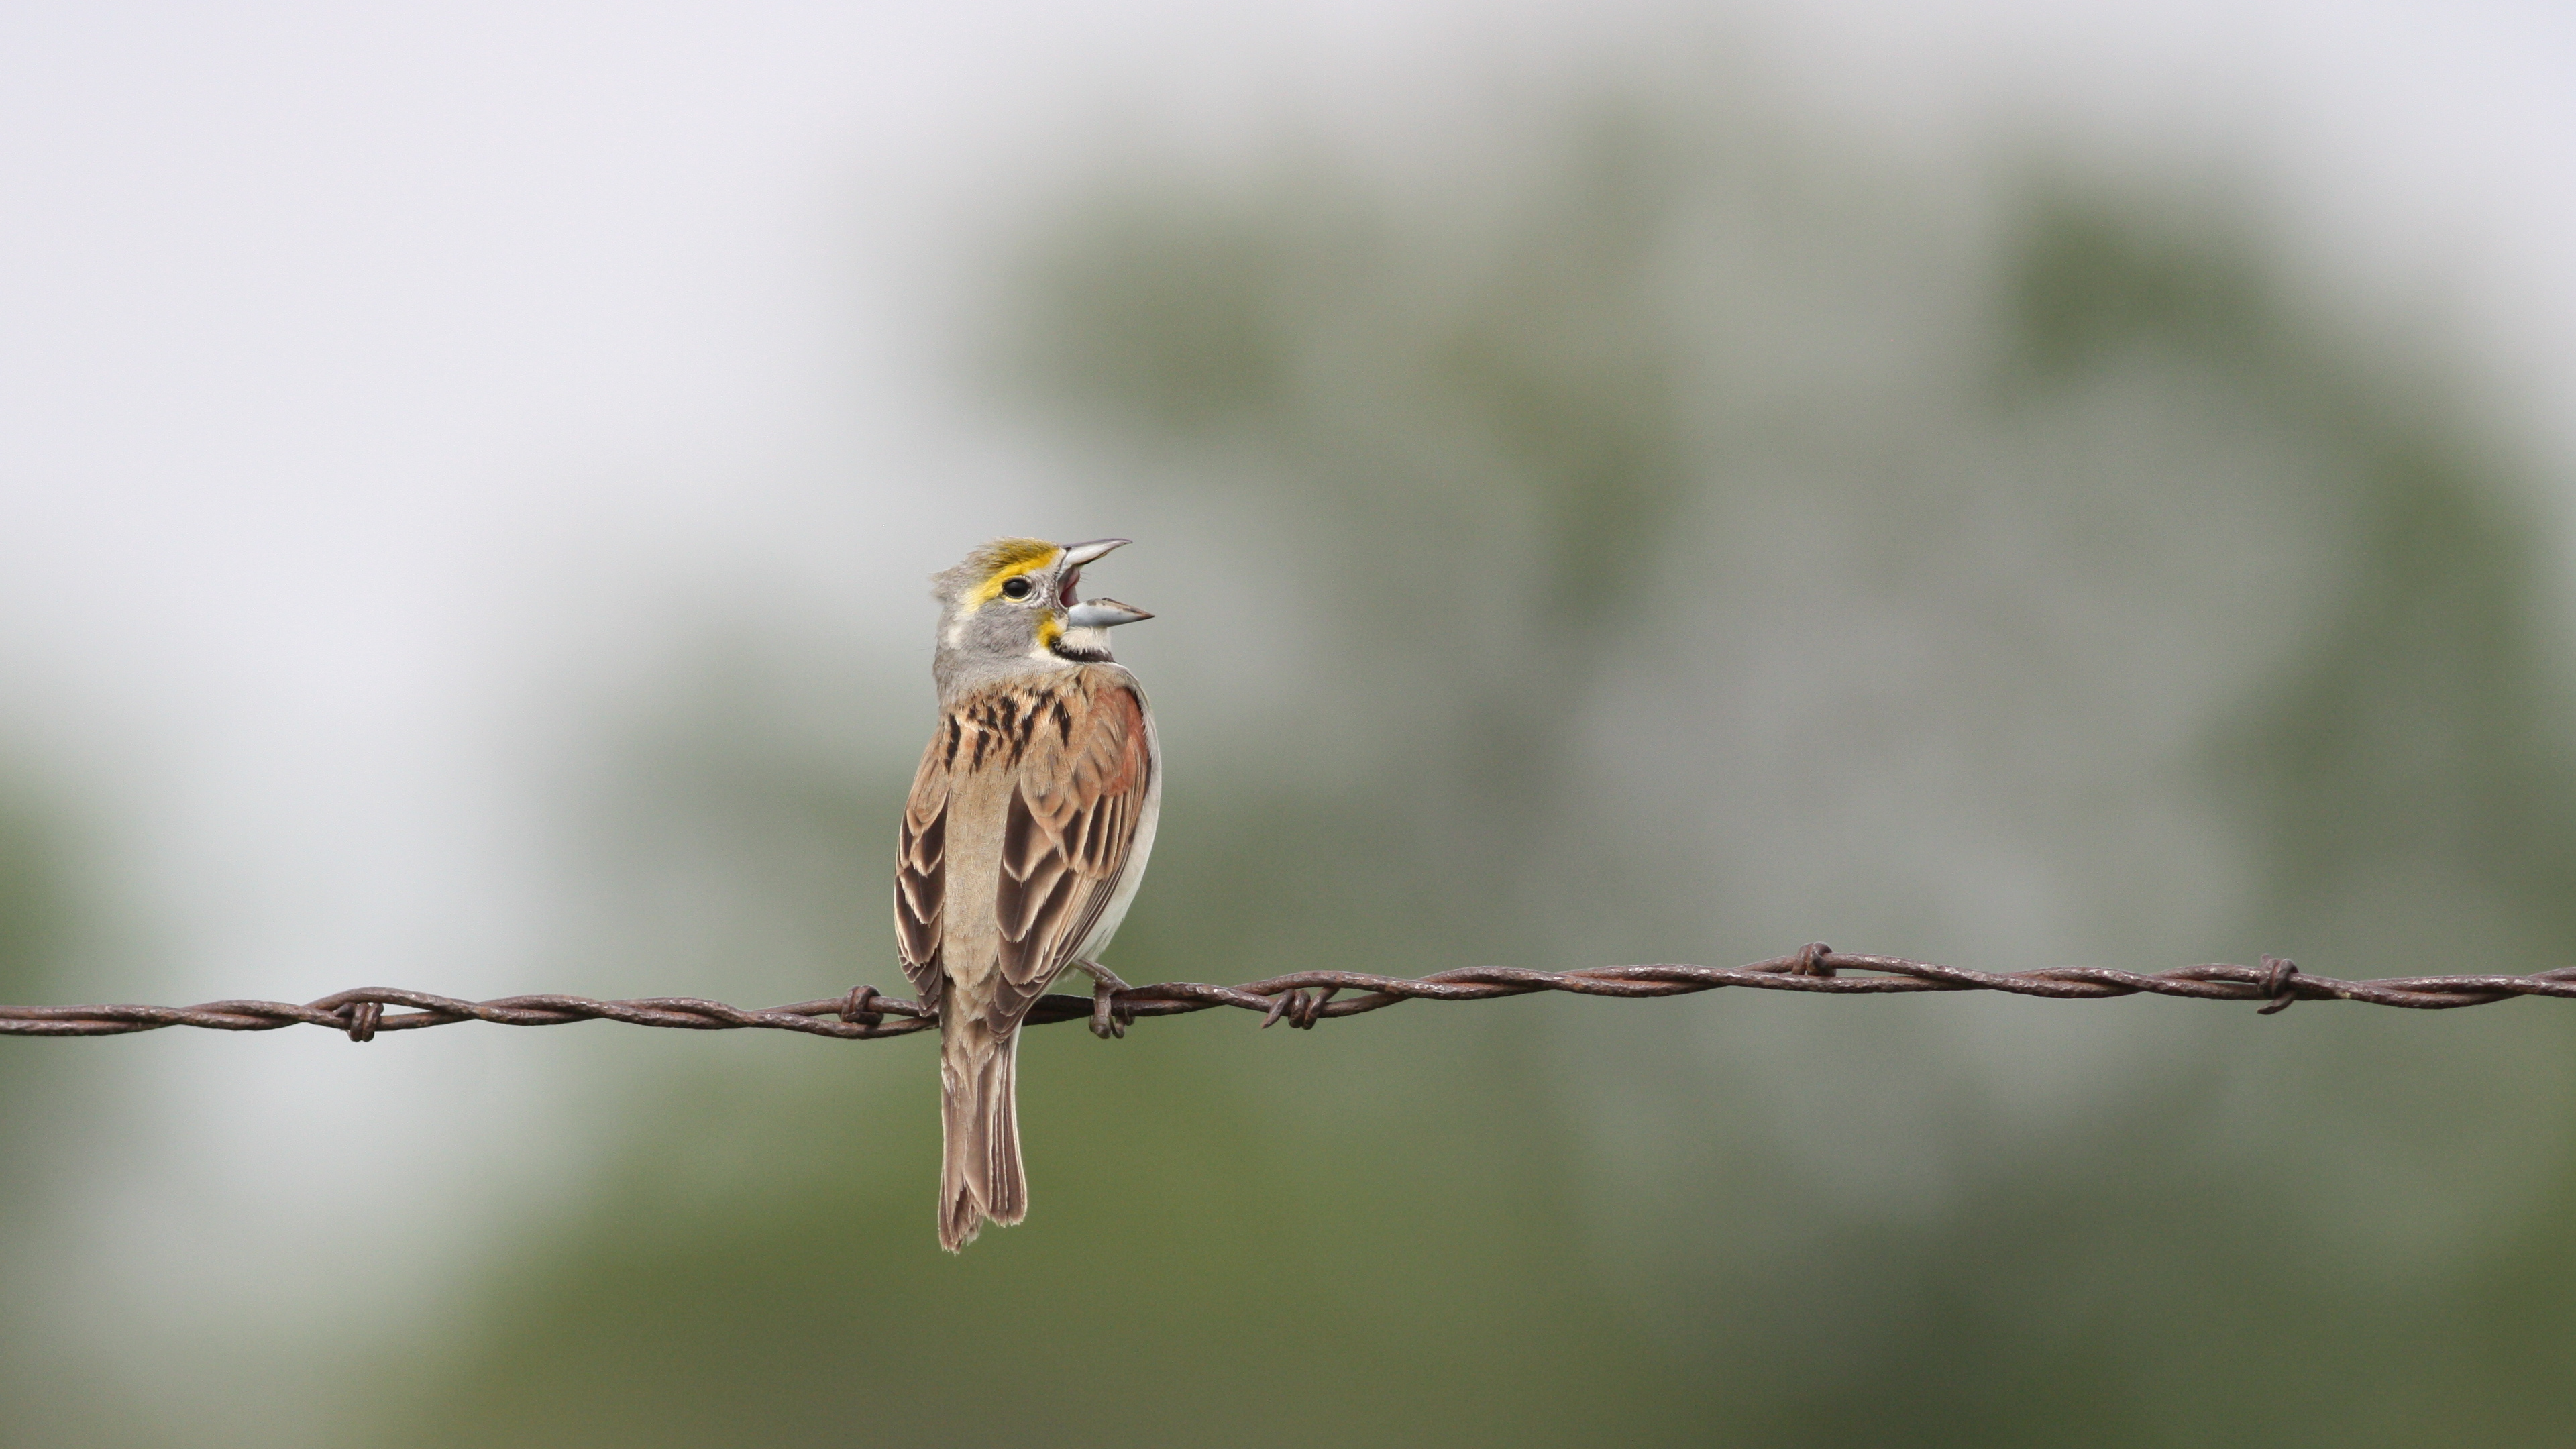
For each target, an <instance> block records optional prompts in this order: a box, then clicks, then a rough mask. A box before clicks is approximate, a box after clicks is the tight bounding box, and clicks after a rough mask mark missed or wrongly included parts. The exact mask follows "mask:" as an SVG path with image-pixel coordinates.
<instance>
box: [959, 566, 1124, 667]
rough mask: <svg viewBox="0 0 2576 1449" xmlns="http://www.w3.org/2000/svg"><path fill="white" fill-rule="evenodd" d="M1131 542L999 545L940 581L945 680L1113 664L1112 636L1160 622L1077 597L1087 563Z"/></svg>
mask: <svg viewBox="0 0 2576 1449" xmlns="http://www.w3.org/2000/svg"><path fill="white" fill-rule="evenodd" d="M1127 541H1128V540H1126V539H1123V538H1098V539H1093V540H1092V541H1091V542H1089V543H1071V544H1064V543H1048V542H1046V541H1045V540H1044V539H1036V538H997V539H995V540H993V541H992V542H991V543H988V544H985V545H984V546H983V547H982V548H979V549H977V550H975V551H974V552H973V553H971V554H968V555H967V556H966V561H965V562H963V563H961V564H959V565H957V566H956V567H955V568H952V569H948V570H946V571H944V572H942V573H940V574H938V575H937V576H935V577H934V578H933V579H932V580H931V584H932V590H931V597H933V598H935V599H937V600H938V601H939V662H938V671H939V674H940V677H941V679H942V680H946V679H948V678H950V677H951V676H953V675H955V674H957V673H959V672H960V671H964V670H969V669H973V668H976V667H977V666H988V665H1013V666H1019V665H1025V664H1029V663H1035V664H1038V665H1041V666H1049V665H1057V664H1088V663H1103V662H1106V661H1107V660H1108V659H1109V631H1110V630H1111V629H1113V628H1115V627H1117V626H1118V625H1120V624H1132V623H1134V622H1136V621H1137V620H1139V619H1150V618H1152V617H1154V616H1153V615H1151V614H1148V613H1146V612H1145V611H1144V610H1142V609H1134V608H1129V607H1128V606H1127V605H1125V604H1122V603H1119V602H1118V601H1117V600H1115V599H1091V600H1082V599H1077V598H1076V597H1075V591H1076V590H1077V589H1079V588H1080V587H1081V585H1082V566H1083V565H1084V564H1087V563H1090V562H1091V561H1092V560H1094V559H1096V558H1099V557H1100V556H1101V555H1102V554H1105V553H1107V552H1109V551H1110V550H1111V549H1114V548H1117V547H1119V546H1120V545H1122V544H1125V543H1126V542H1127Z"/></svg>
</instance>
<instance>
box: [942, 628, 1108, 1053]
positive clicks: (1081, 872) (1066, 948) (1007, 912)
mask: <svg viewBox="0 0 2576 1449" xmlns="http://www.w3.org/2000/svg"><path fill="white" fill-rule="evenodd" d="M1122 672H1123V671H1122ZM1106 673H1107V672H1106V671H1103V672H1099V673H1095V672H1094V671H1092V670H1085V671H1083V674H1084V675H1085V676H1087V677H1086V678H1084V679H1083V681H1082V683H1081V684H1078V685H1076V686H1074V687H1071V688H1066V689H1063V690H1059V691H1053V692H1052V693H1053V697H1052V698H1041V699H1039V700H1038V701H1037V702H1036V717H1035V719H1034V720H1033V721H1031V725H1032V727H1031V728H1030V730H1029V737H1028V747H1027V752H1026V753H1025V754H1024V755H1022V757H1021V761H1020V778H1019V786H1018V788H1017V789H1016V790H1015V791H1014V792H1013V793H1012V795H1011V803H1010V808H1009V811H1008V813H1007V814H1006V815H1005V817H1004V819H1003V825H1002V874H1001V880H1000V882H999V883H998V887H997V892H996V895H995V898H994V902H993V907H994V910H993V914H994V917H995V920H996V922H997V923H998V924H999V926H1000V928H1001V961H1000V965H1001V977H1002V979H1001V981H1000V982H998V983H996V986H997V992H996V995H997V999H998V1005H999V1009H1000V1011H1001V1013H1002V1014H1003V1016H1004V1019H1006V1020H1017V1019H1018V1018H1019V1016H1020V1014H1021V1013H1022V1012H1025V1011H1026V1010H1028V1007H1029V1003H1031V1002H1033V1001H1035V1000H1036V999H1037V996H1038V993H1040V992H1042V991H1044V990H1045V989H1046V985H1047V983H1048V982H1049V981H1051V980H1053V979H1054V977H1055V975H1056V973H1057V972H1059V971H1061V970H1063V969H1064V967H1065V964H1066V963H1067V962H1068V961H1069V960H1071V959H1072V956H1073V952H1074V949H1075V948H1076V947H1077V946H1079V945H1081V943H1082V938H1083V937H1084V936H1086V935H1088V934H1090V931H1091V928H1092V926H1093V924H1094V923H1096V922H1097V921H1098V920H1099V919H1100V913H1101V911H1102V910H1104V909H1106V908H1107V907H1108V904H1109V898H1110V897H1111V896H1113V895H1115V894H1116V893H1117V890H1118V877H1119V875H1120V873H1121V872H1122V871H1124V870H1125V868H1126V865H1127V855H1128V850H1129V847H1131V846H1132V845H1133V844H1134V843H1135V840H1136V827H1137V824H1138V822H1139V820H1140V818H1141V814H1142V812H1143V810H1144V807H1145V794H1146V788H1147V786H1149V785H1150V784H1151V783H1152V776H1153V758H1152V754H1151V750H1150V747H1149V746H1148V744H1147V742H1146V738H1145V728H1146V726H1145V703H1144V701H1143V700H1142V699H1139V698H1138V697H1137V695H1136V691H1135V689H1134V688H1133V687H1132V686H1130V685H1129V684H1127V683H1126V682H1125V681H1124V680H1123V679H1121V678H1118V677H1116V676H1115V675H1110V676H1109V677H1104V674H1106ZM915 793H916V795H917V794H918V791H917V790H916V792H915Z"/></svg>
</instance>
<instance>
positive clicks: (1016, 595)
mask: <svg viewBox="0 0 2576 1449" xmlns="http://www.w3.org/2000/svg"><path fill="white" fill-rule="evenodd" d="M1035 587H1037V586H1036V585H1035V584H1032V583H1030V582H1029V579H1028V575H1026V574H1020V575H1016V576H1014V577H1011V578H1007V579H1004V580H1002V597H1003V598H1006V599H1025V598H1027V597H1028V596H1029V590H1031V589H1033V588H1035Z"/></svg>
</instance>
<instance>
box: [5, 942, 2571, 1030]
mask: <svg viewBox="0 0 2576 1449" xmlns="http://www.w3.org/2000/svg"><path fill="white" fill-rule="evenodd" d="M1847 971H1852V972H1866V973H1869V974H1867V975H1856V976H1846V975H1843V974H1841V973H1843V972H1847ZM1110 979H1111V982H1112V983H1113V985H1112V986H1111V987H1109V988H1104V989H1102V990H1100V991H1098V992H1097V993H1095V994H1094V995H1093V996H1091V997H1087V998H1086V997H1080V996H1060V995H1059V996H1042V997H1040V998H1039V999H1038V1001H1037V1004H1036V1006H1035V1007H1034V1008H1033V1009H1032V1010H1031V1011H1030V1013H1029V1017H1028V1020H1029V1021H1030V1023H1031V1024H1045V1023H1049V1022H1058V1021H1075V1020H1082V1019H1089V1020H1090V1021H1091V1023H1092V1029H1093V1031H1095V1032H1097V1033H1099V1034H1100V1035H1102V1036H1120V1035H1124V1034H1125V1028H1126V1024H1127V1023H1129V1022H1132V1021H1134V1020H1135V1019H1137V1018H1138V1017H1146V1016H1179V1015H1182V1014H1184V1013H1187V1012H1193V1011H1206V1010H1208V1009H1210V1008H1212V1007H1219V1006H1231V1007H1238V1008H1241V1009H1242V1010H1245V1011H1257V1012H1260V1013H1261V1014H1262V1023H1261V1024H1262V1025H1263V1026H1269V1025H1270V1024H1272V1023H1273V1022H1278V1021H1286V1022H1287V1023H1288V1024H1289V1025H1290V1026H1292V1027H1305V1028H1311V1027H1313V1026H1314V1025H1315V1024H1316V1023H1317V1022H1318V1021H1321V1020H1323V1019H1324V1018H1326V1017H1337V1016H1358V1015H1360V1014H1362V1013H1364V1012H1371V1011H1376V1010H1378V1009H1379V1008H1381V1007H1387V1006H1393V1005H1396V1004H1397V1003H1399V1002H1405V1001H1486V1000H1491V999H1492V998H1495V997H1499V996H1526V995H1529V994H1531V993H1534V992H1542V991H1563V992H1571V993H1573V994H1575V995H1578V996H1631V997H1635V996H1686V995H1690V994H1692V993H1695V992H1701V991H1714V990H1716V989H1718V988H1720V987H1726V986H1737V987H1744V988H1748V989H1751V990H1757V991H1804V992H1810V993H1815V994H1821V995H1833V996H1877V995H1886V994H1889V993H1893V992H1908V991H2001V992H2006V993H2009V994H2011V995H2015V996H2035V997H2041V998H2043V999H2047V1000H2053V1001H2089V1000H2096V999H2099V998H2102V997H2107V996H2132V995H2138V994H2142V993H2143V994H2149V995H2156V996H2187V997H2193V998H2197V999H2199V1000H2203V1001H2260V1002H2264V1003H2266V1004H2265V1005H2264V1007H2263V1008H2262V1011H2263V1013H2264V1014H2266V1015H2269V1014H2271V1013H2273V1012H2277V1011H2279V1010H2281V1009H2282V1008H2284V1007H2286V1006H2288V1005H2290V1004H2291V1003H2292V1002H2294V1001H2359V1002H2366V1003H2368V1004H2370V1005H2373V1006H2402V1007H2411V1008H2414V1009H2417V1010H2438V1009H2442V1008H2447V1007H2454V1006H2483V1005H2486V1004H2487V1003H2489V1002H2495V1001H2503V1000H2506V999H2508V998H2511V997H2516V996H2557V997H2576V967H2563V968H2560V969H2558V970H2554V971H2542V972H2538V973H2535V974H2533V975H2529V976H2403V977H2392V978H2387V979H2383V980H2378V981H2338V980H2335V979H2334V978H2332V977H2326V976H2310V975H2307V974H2305V973H2304V972H2302V971H2300V970H2299V968H2298V967H2297V966H2295V965H2293V964H2291V963H2290V962H2288V961H2285V960H2282V959H2280V958H2279V957H2274V956H2266V957H2264V958H2263V964H2261V965H2260V966H2234V965H2206V966H2185V967H2182V968H2180V969H2179V970H2174V971H2165V972H2159V973H2156V974H2154V975H2142V974H2139V973H2137V972H2131V971H2115V970H2110V969H2108V968H2105V967H2098V966H2057V967H2050V968H2048V969H2046V970H2040V971H2018V972H2011V973H2006V974H1994V973H1989V972H1984V971H1965V970H1961V969H1959V968H1958V967H1955V966H1936V965H1933V964H1931V963H1930V962H1926V961H1909V960H1906V959H1904V958H1902V957H1897V956H1855V955H1849V954H1846V953H1843V952H1839V951H1835V950H1833V949H1832V948H1831V947H1828V946H1825V945H1823V944H1821V943H1819V944H1816V945H1811V946H1808V947H1805V948H1804V949H1802V950H1800V951H1798V952H1796V953H1794V954H1792V955H1788V956H1781V957H1776V958H1774V959H1772V960H1769V961H1757V962H1755V963H1754V964H1752V965H1750V966H1732V967H1729V966H1597V967H1592V968H1589V969H1586V970H1579V971H1561V972H1560V971H1527V970H1521V969H1518V968H1515V967H1509V966H1470V967H1466V968H1464V969H1461V970H1456V971H1443V972H1440V973H1438V974H1436V975H1432V976H1424V977H1420V978H1406V977H1399V976H1378V975H1372V974H1370V973H1368V972H1364V971H1294V972H1290V973H1289V974H1287V975H1285V976H1273V977H1271V978H1269V979H1268V980H1265V981H1251V982H1246V983H1244V984H1243V985H1241V986H1208V985H1202V984H1200V983H1198V982H1191V981H1167V982H1163V983H1160V984H1157V985H1148V986H1128V985H1125V984H1124V983H1121V982H1117V981H1116V978H1114V977H1112V978H1110ZM1344 992H1353V993H1357V994H1356V995H1349V996H1344V995H1342V993H1344ZM388 1007H402V1008H406V1009H405V1010H401V1011H396V1012H390V1013H389V1012H388V1011H387V1010H386V1008H388ZM462 1021H488V1022H493V1023H495V1024H497V1025H501V1026H562V1025H564V1024H566V1023H569V1022H575V1021H622V1022H625V1023H626V1024H627V1025H629V1026H662V1027H677V1028H682V1029H686V1030H691V1031H726V1030H734V1029H740V1028H766V1029H769V1030H773V1031H800V1032H804V1033H806V1034H808V1035H811V1036H829V1037H840V1038H843V1039H845V1040H858V1041H867V1040H874V1039H875V1038H878V1037H889V1036H907V1035H910V1034H911V1033H913V1032H917V1031H925V1030H928V1029H930V1028H931V1027H933V1026H935V1025H936V1024H937V1019H936V1015H935V1013H933V1012H931V1011H930V1010H929V1009H927V1008H925V1007H923V1006H922V1005H921V1003H919V1002H917V1001H912V1000H909V999H906V998H903V997H898V996H883V995H880V994H878V992H877V990H876V988H874V987H870V986H861V987H857V988H854V989H853V990H851V991H850V992H849V993H848V994H847V995H844V996H835V997H830V998H827V999H824V1000H820V1001H800V1002H796V1003H795V1004H793V1005H790V1006H773V1007H771V1008H769V1009H767V1010H765V1011H752V1010H746V1009H744V1008H742V1007H738V1006H727V1005H726V1004H724V1003H723V1002H721V1001H706V1000H702V999H700V998H697V997H692V996H657V997H646V998H642V999H639V1000H634V1001H596V1000H593V999H591V998H589V997H586V996H505V997H500V998H498V999H496V1000H492V1001H462V1000H458V999H457V998H455V997H450V996H436V995H432V994H431V993H429V992H426V991H404V990H399V989H394V988H387V987H360V988H358V989H357V990H354V991H341V992H335V993H333V994H332V995H329V996H325V997H323V998H321V999H320V1000H318V1001H308V1002H305V1003H303V1004H302V1005H297V1004H295V1003H293V1002H286V1001H209V1002H205V1003H202V1004H200V1005H197V1006H0V1036H122V1035H124V1034H126V1033H128V1032H138V1031H158V1030H160V1029H161V1028H163V1027H168V1026H193V1027H201V1028H204V1029H206V1030H210V1031H275V1030H277V1029H278V1028H279V1027H285V1026H296V1025H305V1026H322V1027H329V1028H330V1029H331V1030H333V1031H339V1032H346V1033H347V1034H348V1036H349V1039H350V1040H352V1041H368V1040H371V1039H372V1038H374V1037H375V1036H376V1035H377V1034H378V1033H380V1032H388V1031H412V1030H416V1029H418V1028H421V1027H429V1026H448V1025H452V1024H454V1023H456V1022H462Z"/></svg>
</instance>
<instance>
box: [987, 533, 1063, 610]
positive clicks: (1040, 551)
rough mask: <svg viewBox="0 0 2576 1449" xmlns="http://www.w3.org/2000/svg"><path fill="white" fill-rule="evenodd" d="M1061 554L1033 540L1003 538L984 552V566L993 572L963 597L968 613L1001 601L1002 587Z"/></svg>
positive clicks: (1048, 544)
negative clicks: (997, 600) (995, 600)
mask: <svg viewBox="0 0 2576 1449" xmlns="http://www.w3.org/2000/svg"><path fill="white" fill-rule="evenodd" d="M1062 552H1064V550H1063V549H1061V548H1058V547H1056V546H1055V545H1054V544H1051V543H1048V542H1045V541H1044V540H1042V539H1035V538H1006V539H1002V540H1000V541H999V542H997V543H995V544H993V545H992V546H991V547H989V548H987V549H986V550H984V557H983V563H984V566H985V567H986V568H989V569H991V570H992V572H991V573H989V574H987V575H985V577H984V582H982V583H981V584H978V585H976V586H975V592H973V593H972V594H969V595H967V596H966V603H967V607H968V610H969V612H971V611H973V610H975V609H980V608H982V607H984V606H985V605H986V604H989V603H991V602H992V601H993V600H994V599H996V598H998V597H1000V596H1001V592H1002V585H1004V584H1007V583H1009V582H1010V581H1011V580H1013V579H1015V578H1018V577H1019V576H1021V575H1022V574H1032V573H1036V572H1037V571H1038V570H1039V569H1040V568H1042V567H1044V566H1045V565H1047V564H1051V563H1053V562H1055V558H1056V555H1057V554H1060V553H1062Z"/></svg>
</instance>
